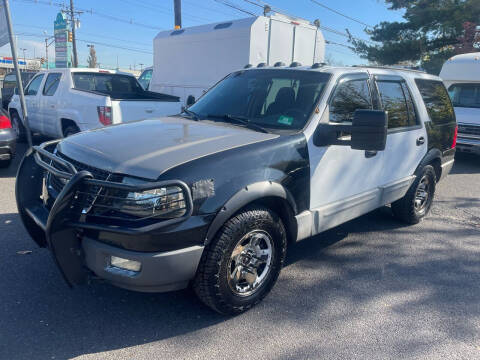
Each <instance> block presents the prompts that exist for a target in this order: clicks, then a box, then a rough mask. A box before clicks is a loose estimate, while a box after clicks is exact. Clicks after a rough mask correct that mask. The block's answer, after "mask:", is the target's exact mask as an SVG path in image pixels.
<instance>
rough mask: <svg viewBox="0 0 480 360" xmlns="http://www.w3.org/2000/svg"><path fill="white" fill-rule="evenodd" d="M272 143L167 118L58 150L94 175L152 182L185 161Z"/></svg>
mask: <svg viewBox="0 0 480 360" xmlns="http://www.w3.org/2000/svg"><path fill="white" fill-rule="evenodd" d="M276 137H278V135H275V134H265V133H260V132H256V131H252V130H249V129H245V128H241V127H233V126H226V125H225V124H223V123H219V124H215V123H212V122H205V121H198V122H197V121H193V120H189V119H185V118H183V117H166V118H160V119H153V120H143V121H138V122H134V123H129V124H121V125H114V126H110V127H105V128H101V129H97V130H93V131H87V132H84V133H80V134H77V135H74V136H71V137H68V138H66V139H65V140H63V141H61V142H60V143H59V144H58V147H57V150H58V151H59V152H60V153H61V154H63V155H65V156H67V157H69V158H71V159H73V160H75V161H78V162H80V163H83V164H87V165H89V166H93V167H95V168H98V169H102V170H106V171H108V172H112V173H117V174H125V175H131V176H137V177H142V178H146V179H151V180H155V179H157V178H158V177H159V176H160V175H161V174H162V173H163V172H165V171H167V170H168V169H171V168H173V167H175V166H177V165H180V164H183V163H186V162H188V161H191V160H194V159H197V158H200V157H204V156H208V155H211V154H214V153H217V152H220V151H224V150H229V149H233V148H236V147H240V146H245V145H248V144H252V143H257V142H260V141H266V140H270V139H273V138H276Z"/></svg>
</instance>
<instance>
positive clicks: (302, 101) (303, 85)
mask: <svg viewBox="0 0 480 360" xmlns="http://www.w3.org/2000/svg"><path fill="white" fill-rule="evenodd" d="M329 78H330V74H326V73H320V72H315V71H300V70H286V69H277V70H273V69H272V70H267V69H258V70H242V71H238V72H235V73H232V74H230V75H228V76H227V77H226V78H225V79H224V80H222V81H220V82H219V83H218V84H217V85H215V86H214V87H213V88H212V89H210V90H209V91H208V92H207V93H206V94H205V95H203V96H202V97H201V98H200V99H199V100H198V102H196V103H195V104H193V105H192V106H191V107H189V110H191V111H193V112H194V113H195V114H196V115H197V116H198V117H199V118H200V119H202V118H209V117H216V118H218V117H221V116H225V115H228V116H227V118H228V117H230V118H231V117H237V118H243V119H247V120H248V121H249V122H250V123H253V124H258V125H260V126H262V127H265V128H273V129H286V130H299V129H302V128H303V127H304V126H305V124H306V123H307V121H308V119H309V118H310V115H311V114H312V112H313V110H314V108H315V106H316V104H317V103H318V100H319V99H320V96H321V95H322V92H323V89H324V88H325V85H326V84H327V82H328V79H329Z"/></svg>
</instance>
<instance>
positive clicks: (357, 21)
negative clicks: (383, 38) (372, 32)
mask: <svg viewBox="0 0 480 360" xmlns="http://www.w3.org/2000/svg"><path fill="white" fill-rule="evenodd" d="M310 1H311V2H313V3H315V4H317V5H318V6H321V7H323V8H324V9H327V10H328V11H331V12H333V13H335V14H337V15H340V16H343V17H344V18H346V19H349V20H352V21H355V22H356V23H359V24H361V25H364V26H366V27H369V28H373V26H371V25H368V24H366V23H364V22H363V21H360V20H358V19H356V18H354V17H351V16H348V15H346V14H344V13H342V12H340V11H338V10H335V9H332V8H331V7H328V6H327V5H325V4H322V3H321V2H319V1H317V0H310Z"/></svg>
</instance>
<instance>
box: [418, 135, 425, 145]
mask: <svg viewBox="0 0 480 360" xmlns="http://www.w3.org/2000/svg"><path fill="white" fill-rule="evenodd" d="M423 144H425V138H424V137H423V136H420V137H419V138H418V139H417V146H420V145H423Z"/></svg>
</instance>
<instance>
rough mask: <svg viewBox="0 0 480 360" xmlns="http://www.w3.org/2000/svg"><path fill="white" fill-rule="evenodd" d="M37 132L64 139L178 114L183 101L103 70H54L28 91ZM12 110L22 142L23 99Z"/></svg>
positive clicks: (41, 75)
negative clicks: (82, 133) (87, 131)
mask: <svg viewBox="0 0 480 360" xmlns="http://www.w3.org/2000/svg"><path fill="white" fill-rule="evenodd" d="M25 101H26V104H27V110H28V119H29V125H30V128H31V130H32V131H34V132H37V133H41V134H43V135H46V136H50V137H55V138H60V137H66V136H69V135H72V134H74V133H76V132H79V131H84V130H89V129H95V128H99V127H103V126H108V125H112V124H118V123H124V122H131V121H136V120H143V119H147V118H152V117H158V116H165V115H172V114H178V113H179V112H180V111H181V103H180V101H179V98H178V97H176V96H172V95H166V94H160V93H153V92H149V91H145V90H143V88H142V87H141V85H140V84H139V83H138V81H137V79H136V78H135V77H134V76H133V75H130V74H126V73H119V72H116V71H110V70H100V69H82V68H71V69H51V70H47V71H43V72H40V73H38V74H37V75H36V76H35V77H34V78H33V79H32V80H31V81H30V82H29V84H28V85H27V87H26V88H25ZM8 111H9V114H10V116H11V119H12V126H13V127H14V129H15V130H16V131H17V134H18V136H19V138H22V137H23V136H24V134H25V128H24V125H23V119H22V114H23V113H22V111H21V106H20V100H19V96H18V95H14V96H13V98H12V100H11V102H10V104H9V106H8Z"/></svg>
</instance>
